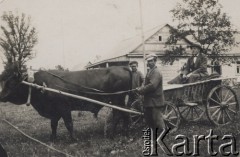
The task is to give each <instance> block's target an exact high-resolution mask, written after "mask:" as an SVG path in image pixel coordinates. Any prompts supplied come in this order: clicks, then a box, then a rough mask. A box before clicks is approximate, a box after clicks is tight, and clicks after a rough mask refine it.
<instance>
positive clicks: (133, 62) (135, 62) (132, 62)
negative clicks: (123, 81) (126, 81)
mask: <svg viewBox="0 0 240 157" xmlns="http://www.w3.org/2000/svg"><path fill="white" fill-rule="evenodd" d="M132 64H137V65H138V62H137V61H131V62H130V63H129V65H132Z"/></svg>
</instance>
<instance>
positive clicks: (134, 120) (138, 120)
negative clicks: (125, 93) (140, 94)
mask: <svg viewBox="0 0 240 157" xmlns="http://www.w3.org/2000/svg"><path fill="white" fill-rule="evenodd" d="M131 110H135V111H138V112H143V105H142V100H141V99H137V100H135V101H134V102H133V103H132V104H131ZM138 124H143V116H142V115H137V114H133V113H131V114H130V127H131V128H133V127H136V126H137V125H138Z"/></svg>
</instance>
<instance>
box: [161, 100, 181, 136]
mask: <svg viewBox="0 0 240 157" xmlns="http://www.w3.org/2000/svg"><path fill="white" fill-rule="evenodd" d="M163 119H164V122H165V125H166V127H167V128H170V129H171V131H176V130H177V129H178V127H179V124H180V117H179V114H178V112H177V110H176V109H175V107H174V106H173V105H172V104H171V103H167V104H166V105H165V109H164V111H163Z"/></svg>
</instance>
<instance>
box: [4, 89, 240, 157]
mask: <svg viewBox="0 0 240 157" xmlns="http://www.w3.org/2000/svg"><path fill="white" fill-rule="evenodd" d="M237 94H238V97H239V100H240V90H237ZM80 113H81V114H80V116H79V115H78V112H76V111H74V112H72V115H73V119H74V129H75V133H76V136H77V138H78V141H77V142H74V143H73V142H72V141H70V139H69V136H68V132H67V130H66V128H65V126H64V123H63V121H62V120H60V122H59V126H58V140H57V141H56V142H55V143H54V144H51V143H50V140H49V137H50V133H51V128H50V120H49V119H46V118H43V117H41V116H40V115H39V114H38V113H37V111H36V110H34V109H33V108H32V107H31V106H30V107H27V106H26V105H21V106H17V105H13V104H10V103H0V143H1V144H2V145H3V147H4V148H5V150H6V151H7V153H8V156H9V157H65V156H66V155H63V154H61V153H58V152H55V151H53V150H50V149H48V148H47V147H45V146H42V145H40V144H38V143H36V142H34V141H31V140H30V139H28V138H26V137H25V136H23V135H22V134H21V133H20V132H18V131H16V130H15V129H14V128H13V127H11V126H9V125H8V124H7V123H5V122H4V121H2V119H6V120H8V121H9V122H11V123H12V124H14V125H15V126H17V127H18V128H19V129H20V130H22V131H23V132H25V133H26V134H28V135H30V136H31V137H33V138H35V139H37V140H40V141H42V142H44V143H46V144H49V145H52V146H53V147H54V148H56V149H58V150H61V151H63V152H65V153H68V154H70V155H72V156H79V157H80V156H90V157H94V156H95V157H102V156H118V157H119V156H124V157H125V156H131V157H132V156H143V155H142V150H143V139H142V135H143V134H142V129H143V128H144V127H146V126H144V125H142V126H141V127H139V128H135V129H131V134H130V137H129V138H126V137H123V136H121V135H120V133H121V127H118V132H117V134H118V135H117V136H116V137H115V138H114V139H108V138H105V137H104V123H105V119H106V116H107V115H108V113H109V109H107V108H103V109H102V110H101V111H100V113H99V116H98V120H96V119H95V118H94V117H93V114H92V113H89V112H80ZM239 120H240V115H238V117H237V118H236V120H235V121H234V122H233V123H231V124H228V125H226V126H223V127H214V126H213V125H212V124H210V123H209V121H208V119H207V118H206V116H204V117H203V118H202V119H201V120H199V121H198V122H194V123H181V125H180V128H179V129H178V130H177V131H176V132H175V133H171V134H168V135H167V136H166V137H165V139H164V142H165V143H166V144H167V145H168V146H170V148H171V146H172V145H174V144H176V143H177V142H178V141H177V140H176V139H175V137H176V135H180V134H182V135H184V136H186V137H188V138H189V140H190V141H189V147H190V150H193V135H205V136H207V135H208V134H209V131H210V129H213V134H215V135H218V136H219V140H218V141H215V142H214V150H215V151H218V148H219V146H220V145H221V144H222V142H223V140H221V138H222V136H223V135H227V134H228V135H232V136H233V137H234V138H235V139H236V142H237V150H240V149H239V148H240V147H239V137H240V123H239ZM225 142H226V141H225ZM199 145H200V147H199V148H200V149H199V151H200V156H209V155H208V148H207V141H200V143H199ZM158 154H159V156H163V157H164V156H168V155H166V154H164V152H163V151H162V149H161V148H158ZM217 156H220V155H219V154H218V155H217Z"/></svg>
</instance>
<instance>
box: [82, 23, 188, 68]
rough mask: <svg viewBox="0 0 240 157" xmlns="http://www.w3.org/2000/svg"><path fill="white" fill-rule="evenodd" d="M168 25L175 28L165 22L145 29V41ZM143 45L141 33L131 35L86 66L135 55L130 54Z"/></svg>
mask: <svg viewBox="0 0 240 157" xmlns="http://www.w3.org/2000/svg"><path fill="white" fill-rule="evenodd" d="M166 26H167V27H169V28H170V29H173V27H172V26H170V25H169V24H164V25H159V26H156V27H154V28H152V29H149V30H147V31H145V32H144V41H146V40H148V39H149V38H150V37H152V36H153V35H154V34H156V33H157V32H158V31H160V30H161V29H163V28H164V27H166ZM184 40H186V41H187V42H188V43H191V42H190V41H188V39H186V38H185V39H184ZM141 45H142V35H141V34H138V35H136V36H134V37H130V38H127V39H125V40H122V41H121V42H120V43H119V44H118V45H117V46H116V47H115V48H114V49H113V50H112V51H111V53H110V54H108V55H107V56H105V57H103V58H102V60H101V61H99V62H96V63H92V64H91V65H87V66H86V68H88V67H92V66H94V65H98V64H102V63H105V62H107V61H108V62H109V61H111V60H114V59H115V58H118V57H124V56H127V55H128V54H129V55H133V54H130V53H132V52H133V51H134V50H135V49H137V48H138V47H139V46H141ZM136 55H142V54H136Z"/></svg>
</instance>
